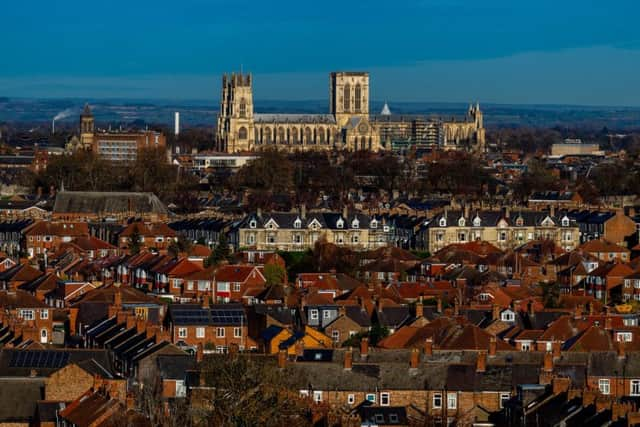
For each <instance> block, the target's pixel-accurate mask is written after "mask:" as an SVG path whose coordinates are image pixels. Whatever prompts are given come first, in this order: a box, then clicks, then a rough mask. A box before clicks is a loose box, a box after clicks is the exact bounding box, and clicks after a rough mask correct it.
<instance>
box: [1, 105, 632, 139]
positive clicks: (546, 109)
mask: <svg viewBox="0 0 640 427" xmlns="http://www.w3.org/2000/svg"><path fill="white" fill-rule="evenodd" d="M89 102H90V104H91V106H92V109H93V111H94V114H95V115H96V120H97V121H98V122H99V123H110V124H113V125H115V126H117V125H118V124H129V123H133V122H136V123H137V124H140V123H147V124H166V125H169V126H172V124H173V118H174V112H175V111H179V112H180V122H181V124H182V126H183V127H190V126H213V125H214V124H215V120H216V113H217V110H218V102H217V100H211V101H210V102H209V101H170V100H166V101H165V100H127V99H112V100H98V101H91V100H89ZM84 103H85V100H79V99H21V98H7V97H0V122H43V123H46V122H50V121H51V119H52V118H53V117H54V116H55V115H56V114H58V113H60V112H61V111H64V110H70V112H71V115H70V116H68V117H66V118H65V119H62V120H61V121H60V122H61V123H60V124H64V123H66V124H71V123H75V122H76V121H77V120H78V116H79V114H80V111H81V109H82V107H83V105H84ZM382 105H383V103H382V102H372V105H371V111H372V112H374V113H377V112H379V111H380V110H382ZM389 106H390V108H391V111H392V112H393V113H394V114H425V115H438V116H441V117H443V118H447V117H450V116H460V115H462V114H464V113H465V112H466V109H467V105H466V104H462V103H426V102H425V103H417V102H410V103H409V102H400V103H394V104H390V105H389ZM481 107H482V109H483V111H484V112H485V126H487V127H516V126H532V127H557V126H558V127H567V128H576V127H580V128H591V129H602V128H603V127H605V126H606V127H607V128H609V129H612V130H619V131H627V130H632V129H636V130H637V129H640V108H632V107H589V106H572V105H504V104H481ZM255 110H256V111H257V112H265V113H277V112H288V113H325V112H327V111H328V105H327V101H324V100H322V101H318V100H310V101H286V100H283V101H257V102H256V104H255Z"/></svg>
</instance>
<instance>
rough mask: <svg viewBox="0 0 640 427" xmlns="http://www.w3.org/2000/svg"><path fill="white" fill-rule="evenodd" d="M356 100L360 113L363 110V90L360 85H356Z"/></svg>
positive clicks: (357, 109) (356, 106) (356, 108)
mask: <svg viewBox="0 0 640 427" xmlns="http://www.w3.org/2000/svg"><path fill="white" fill-rule="evenodd" d="M354 98H355V99H354V102H355V110H356V112H358V113H359V112H360V109H361V108H362V88H361V87H360V84H357V85H356V90H355V95H354Z"/></svg>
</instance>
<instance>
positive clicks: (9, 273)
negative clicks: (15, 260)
mask: <svg viewBox="0 0 640 427" xmlns="http://www.w3.org/2000/svg"><path fill="white" fill-rule="evenodd" d="M40 276H42V272H41V271H40V270H37V269H35V268H33V267H31V266H30V265H28V264H18V265H16V266H15V267H12V268H10V269H8V270H6V271H3V272H2V273H0V287H1V288H2V289H7V290H14V289H16V288H18V287H20V286H22V285H23V284H25V283H27V282H30V281H32V280H35V279H37V278H38V277H40Z"/></svg>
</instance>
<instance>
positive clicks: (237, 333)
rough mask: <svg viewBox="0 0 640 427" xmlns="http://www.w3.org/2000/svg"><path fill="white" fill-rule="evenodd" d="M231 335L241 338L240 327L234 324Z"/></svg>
mask: <svg viewBox="0 0 640 427" xmlns="http://www.w3.org/2000/svg"><path fill="white" fill-rule="evenodd" d="M233 337H234V338H242V328H240V327H239V326H236V327H234V328H233Z"/></svg>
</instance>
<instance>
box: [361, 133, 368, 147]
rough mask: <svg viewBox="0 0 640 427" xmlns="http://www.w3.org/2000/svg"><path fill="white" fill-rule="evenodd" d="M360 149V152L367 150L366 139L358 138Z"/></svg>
mask: <svg viewBox="0 0 640 427" xmlns="http://www.w3.org/2000/svg"><path fill="white" fill-rule="evenodd" d="M360 149H361V150H366V149H367V138H366V137H364V136H362V137H360Z"/></svg>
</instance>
